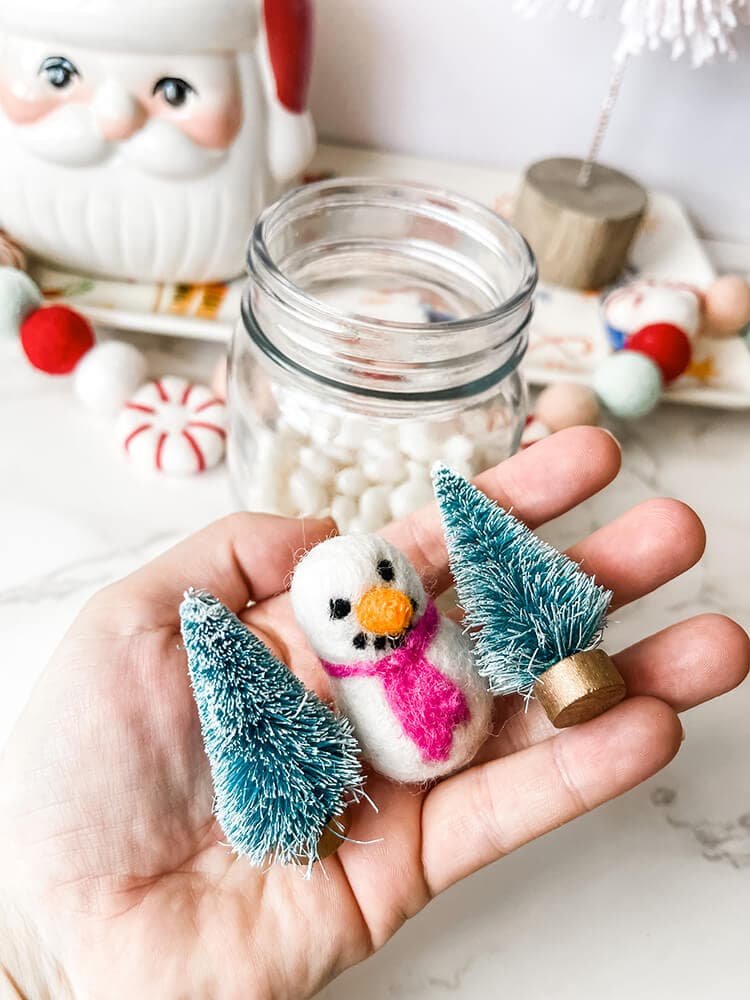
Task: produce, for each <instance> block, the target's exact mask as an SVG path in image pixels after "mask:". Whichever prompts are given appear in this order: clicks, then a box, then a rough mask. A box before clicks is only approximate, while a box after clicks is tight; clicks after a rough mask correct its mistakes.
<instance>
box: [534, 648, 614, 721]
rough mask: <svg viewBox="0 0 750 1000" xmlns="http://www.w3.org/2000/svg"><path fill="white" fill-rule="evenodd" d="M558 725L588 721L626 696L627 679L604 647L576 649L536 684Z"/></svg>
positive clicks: (544, 705) (536, 693)
mask: <svg viewBox="0 0 750 1000" xmlns="http://www.w3.org/2000/svg"><path fill="white" fill-rule="evenodd" d="M534 694H535V696H536V697H537V698H538V699H539V702H540V703H541V705H542V707H543V708H544V711H545V712H546V713H547V717H548V718H549V720H550V722H551V723H552V725H553V726H555V728H556V729H566V728H567V727H568V726H577V725H578V724H579V723H580V722H588V721H589V719H595V718H596V717H597V716H598V715H601V714H602V713H603V712H606V711H607V710H608V709H610V708H613V707H614V706H615V705H617V704H618V703H619V702H621V701H622V699H623V698H624V697H625V694H626V691H625V681H624V680H623V679H622V677H621V676H620V673H619V671H618V669H617V667H616V666H615V665H614V663H613V662H612V660H611V659H610V658H609V656H608V655H607V653H605V652H604V650H603V649H592V650H589V651H588V652H584V653H576V654H575V655H574V656H568V657H567V658H566V659H564V660H560V662H559V663H556V664H555V665H554V666H553V667H550V669H549V670H547V671H546V672H545V673H544V674H542V676H541V677H540V678H539V680H538V681H537V682H536V684H535V685H534Z"/></svg>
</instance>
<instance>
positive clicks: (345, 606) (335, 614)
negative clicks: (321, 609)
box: [329, 597, 352, 618]
mask: <svg viewBox="0 0 750 1000" xmlns="http://www.w3.org/2000/svg"><path fill="white" fill-rule="evenodd" d="M329 607H330V609H331V618H346V616H347V615H348V614H349V612H350V611H351V610H352V606H351V604H350V603H349V601H345V600H344V599H343V598H341V597H337V598H336V600H335V601H334V600H331V601H329Z"/></svg>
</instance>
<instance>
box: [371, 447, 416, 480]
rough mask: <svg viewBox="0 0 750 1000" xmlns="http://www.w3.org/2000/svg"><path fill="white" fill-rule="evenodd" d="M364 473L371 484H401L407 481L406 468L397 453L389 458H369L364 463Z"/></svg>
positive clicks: (393, 453) (392, 453) (393, 452)
mask: <svg viewBox="0 0 750 1000" xmlns="http://www.w3.org/2000/svg"><path fill="white" fill-rule="evenodd" d="M362 471H363V472H364V474H365V476H367V478H368V479H369V480H370V482H371V483H390V484H394V483H400V482H403V480H404V479H406V466H405V464H404V461H403V459H402V458H401V456H400V455H399V453H398V452H397V451H392V452H391V453H390V455H389V456H388V457H387V458H367V457H365V458H364V459H363V461H362Z"/></svg>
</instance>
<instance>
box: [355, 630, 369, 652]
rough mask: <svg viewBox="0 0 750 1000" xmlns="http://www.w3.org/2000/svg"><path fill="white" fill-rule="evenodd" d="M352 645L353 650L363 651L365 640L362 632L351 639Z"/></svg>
mask: <svg viewBox="0 0 750 1000" xmlns="http://www.w3.org/2000/svg"><path fill="white" fill-rule="evenodd" d="M352 645H353V646H354V648H355V649H364V648H365V646H367V638H366V636H365V634H364V632H357V634H356V635H355V636H354V638H353V639H352Z"/></svg>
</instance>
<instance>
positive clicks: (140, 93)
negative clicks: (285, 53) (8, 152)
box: [0, 36, 243, 177]
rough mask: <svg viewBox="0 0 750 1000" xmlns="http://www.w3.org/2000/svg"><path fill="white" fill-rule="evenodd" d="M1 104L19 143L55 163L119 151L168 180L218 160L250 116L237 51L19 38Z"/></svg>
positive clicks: (0, 79)
mask: <svg viewBox="0 0 750 1000" xmlns="http://www.w3.org/2000/svg"><path fill="white" fill-rule="evenodd" d="M0 107H1V108H2V110H3V111H4V112H5V115H6V116H7V118H8V120H9V121H10V122H11V123H12V124H13V125H14V126H15V127H16V137H17V140H18V142H19V143H20V144H21V145H23V146H24V147H25V148H26V149H27V150H28V151H29V152H30V153H32V154H34V155H35V156H37V157H39V158H41V159H43V160H46V161H48V162H50V163H57V164H63V165H66V166H90V165H93V164H96V163H99V162H102V161H103V160H105V159H107V158H108V157H110V156H112V155H113V154H114V153H118V154H121V155H122V156H123V157H124V158H125V159H126V160H128V161H130V162H131V163H133V164H135V165H136V166H137V167H139V168H141V169H142V170H143V171H145V172H147V173H150V174H156V175H161V176H167V177H192V176H198V175H201V174H204V173H206V172H209V171H211V170H212V169H214V168H215V167H216V166H218V165H219V164H220V163H221V162H222V161H223V160H224V159H225V157H226V155H227V151H228V149H229V148H230V146H231V145H232V143H233V141H234V139H235V138H236V136H237V134H238V132H239V130H240V127H241V125H242V116H243V102H242V95H241V91H240V80H239V74H238V71H237V62H236V59H235V58H234V57H233V56H232V55H230V54H221V53H215V54H214V53H211V54H191V55H174V56H164V55H152V54H137V55H134V54H130V53H122V52H102V51H98V50H92V49H87V48H77V47H75V46H70V45H59V44H54V43H49V42H46V41H40V40H37V39H30V38H19V37H12V36H11V37H6V39H5V42H4V45H3V58H2V62H1V63H0Z"/></svg>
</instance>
